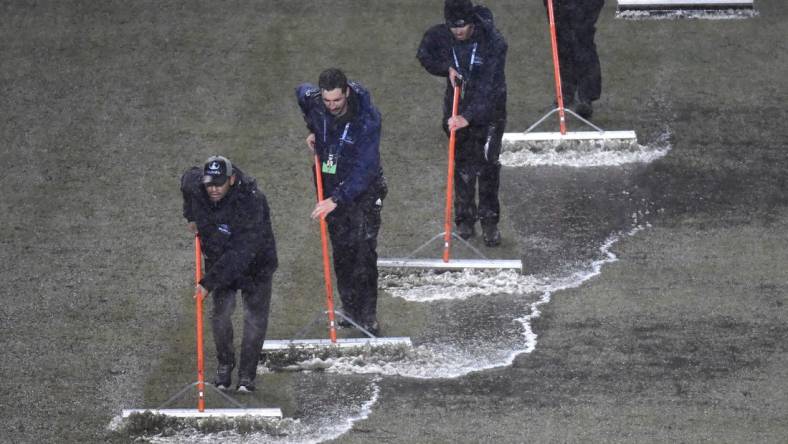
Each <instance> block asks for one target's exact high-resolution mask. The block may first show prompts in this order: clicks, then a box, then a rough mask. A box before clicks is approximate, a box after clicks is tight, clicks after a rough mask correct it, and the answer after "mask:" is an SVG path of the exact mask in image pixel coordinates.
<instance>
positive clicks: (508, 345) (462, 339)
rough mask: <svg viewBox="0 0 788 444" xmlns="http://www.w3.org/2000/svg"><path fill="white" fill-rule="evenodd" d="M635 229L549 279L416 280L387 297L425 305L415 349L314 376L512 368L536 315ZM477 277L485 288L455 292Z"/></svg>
mask: <svg viewBox="0 0 788 444" xmlns="http://www.w3.org/2000/svg"><path fill="white" fill-rule="evenodd" d="M642 229H644V227H643V226H636V227H635V228H633V229H632V230H630V231H629V232H626V233H620V234H617V235H614V236H611V237H610V238H608V239H607V240H606V241H605V242H604V243H603V244H602V245H601V246H600V247H599V252H600V255H599V258H598V259H596V260H594V261H591V262H589V263H587V264H585V265H579V266H576V267H575V268H574V269H571V270H567V271H566V272H564V273H563V274H560V275H556V276H522V275H519V274H517V273H514V272H512V271H511V270H503V271H498V272H492V271H485V272H480V271H463V272H454V273H441V274H435V273H416V274H415V275H414V276H412V277H411V278H408V279H410V281H409V282H408V283H407V284H401V285H397V286H395V287H393V288H394V290H392V289H391V288H387V289H386V291H389V292H391V293H392V294H393V295H394V296H395V297H400V298H403V299H405V300H408V301H412V302H418V303H425V304H428V305H429V307H428V310H425V312H429V313H430V314H429V316H430V317H431V319H430V321H431V322H428V324H427V325H428V326H431V328H430V331H425V332H423V337H420V338H413V340H414V343H416V344H419V345H418V346H417V347H415V348H414V349H412V350H410V351H408V352H406V353H402V352H399V353H398V355H397V356H396V357H392V356H390V355H386V354H385V353H383V354H378V353H370V354H368V355H365V356H361V357H359V356H352V357H351V356H344V357H334V358H330V359H327V360H325V361H323V362H321V363H320V364H321V365H320V368H322V369H323V370H324V371H325V372H328V373H339V374H368V373H372V374H380V375H399V376H406V377H412V378H420V379H432V378H456V377H461V376H464V375H467V374H468V373H471V372H476V371H482V370H486V369H490V368H497V367H503V366H508V365H511V364H512V362H513V361H514V359H515V358H516V357H517V356H518V355H520V354H522V353H530V352H532V351H533V350H534V349H535V348H536V345H537V335H536V333H535V332H534V331H533V328H532V324H533V321H534V320H535V319H537V318H538V317H539V316H540V315H541V312H540V311H539V307H540V306H541V305H543V304H546V303H548V302H550V300H551V298H552V295H553V294H554V293H555V292H557V291H561V290H565V289H570V288H577V287H579V286H581V285H583V284H584V283H585V282H587V281H588V280H590V279H593V278H594V277H596V276H598V275H599V274H600V273H601V272H602V268H603V267H604V266H605V265H606V264H609V263H612V262H615V261H616V260H617V258H616V255H615V254H614V253H612V251H611V249H612V247H613V245H615V243H616V242H618V240H619V239H620V238H621V237H622V236H631V235H634V234H635V233H637V232H638V231H640V230H642ZM446 274H451V275H452V276H449V277H445V276H444V275H446ZM476 276H482V279H481V281H483V282H486V284H483V285H478V284H477V285H475V286H474V287H473V288H474V290H473V291H468V292H464V291H462V289H463V288H465V287H466V286H467V285H468V282H472V281H474V280H475V279H476ZM392 279H393V278H392ZM441 285H444V287H442V286H441ZM455 290H457V291H458V292H457V293H456V294H455ZM482 296H483V297H482ZM305 365H310V366H312V365H314V362H308V363H305Z"/></svg>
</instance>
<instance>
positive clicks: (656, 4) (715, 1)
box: [618, 0, 754, 11]
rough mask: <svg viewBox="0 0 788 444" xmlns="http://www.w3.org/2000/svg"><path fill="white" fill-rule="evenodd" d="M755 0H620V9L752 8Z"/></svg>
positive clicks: (700, 9)
mask: <svg viewBox="0 0 788 444" xmlns="http://www.w3.org/2000/svg"><path fill="white" fill-rule="evenodd" d="M752 8H754V0H618V10H619V11H624V10H640V11H643V10H662V11H669V10H698V11H703V10H714V9H752Z"/></svg>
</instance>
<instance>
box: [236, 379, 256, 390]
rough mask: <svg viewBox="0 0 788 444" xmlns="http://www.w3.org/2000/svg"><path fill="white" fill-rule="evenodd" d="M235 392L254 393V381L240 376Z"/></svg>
mask: <svg viewBox="0 0 788 444" xmlns="http://www.w3.org/2000/svg"><path fill="white" fill-rule="evenodd" d="M237 390H238V391H239V392H243V393H251V392H253V391H255V385H254V380H253V379H252V378H249V377H248V376H241V377H240V378H239V380H238V387H237Z"/></svg>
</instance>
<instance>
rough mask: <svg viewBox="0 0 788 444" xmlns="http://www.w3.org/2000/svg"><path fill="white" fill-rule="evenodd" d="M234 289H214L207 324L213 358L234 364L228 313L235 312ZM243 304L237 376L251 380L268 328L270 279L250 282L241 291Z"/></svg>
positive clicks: (231, 330)
mask: <svg viewBox="0 0 788 444" xmlns="http://www.w3.org/2000/svg"><path fill="white" fill-rule="evenodd" d="M236 293H237V290H227V289H222V290H214V292H213V294H212V298H213V311H212V313H211V326H212V327H213V339H214V342H215V344H216V358H217V360H218V361H219V364H220V365H232V366H235V350H234V348H233V323H232V317H231V316H232V314H233V312H234V311H235V298H236ZM241 296H242V298H243V304H244V328H243V338H242V339H241V364H240V366H239V367H238V376H239V378H240V377H248V378H251V379H252V380H254V378H255V376H256V375H257V364H258V362H259V360H260V353H261V352H262V348H263V341H264V340H265V332H266V330H267V328H268V309H269V307H270V305H271V278H268V279H266V280H264V281H262V282H257V283H254V284H252V285H251V286H250V288H248V289H245V290H243V291H241Z"/></svg>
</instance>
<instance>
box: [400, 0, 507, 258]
mask: <svg viewBox="0 0 788 444" xmlns="http://www.w3.org/2000/svg"><path fill="white" fill-rule="evenodd" d="M443 17H444V23H441V24H438V25H435V26H433V27H431V28H429V29H428V30H427V31H426V32H425V33H424V37H423V38H422V40H421V43H420V45H419V49H418V52H417V54H416V57H417V58H418V59H419V62H421V65H422V66H423V67H424V69H425V70H427V72H429V73H430V74H433V75H436V76H440V77H445V78H446V88H445V93H444V99H443V127H444V130H445V131H446V132H447V134H448V133H449V132H450V131H451V130H456V136H457V139H456V140H457V141H456V146H455V152H456V168H455V170H454V191H455V199H454V222H455V224H456V225H457V234H459V235H460V236H461V237H462V238H463V239H469V238H471V237H473V236H475V228H474V225H475V224H476V221H477V220H478V221H480V222H481V228H482V234H483V236H484V243H485V245H487V246H488V247H495V246H498V245H500V243H501V233H500V232H499V231H498V221H499V219H500V211H501V210H500V203H499V200H498V186H499V182H500V171H501V164H500V162H499V161H498V155H499V154H500V152H501V142H502V139H503V133H504V128H505V126H506V76H505V74H504V69H505V66H506V52H507V49H508V46H507V43H506V40H505V39H504V38H503V36H502V35H501V33H500V32H499V31H498V30H497V29H496V28H495V26H494V24H493V16H492V12H491V11H490V10H489V9H488V8H486V7H484V6H480V5H475V6H474V5H473V3H471V2H470V0H446V1H445V3H444V6H443ZM455 85H460V86H461V88H462V94H461V98H460V106H459V112H458V115H457V116H452V102H453V98H454V87H455ZM477 182H478V192H479V199H478V204H477V202H476V187H477Z"/></svg>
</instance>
